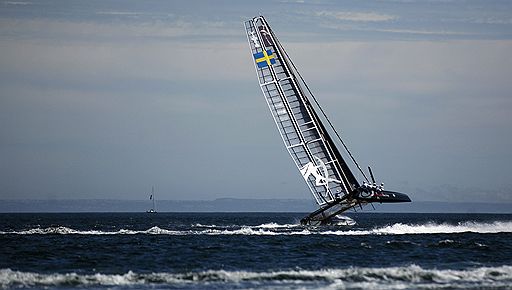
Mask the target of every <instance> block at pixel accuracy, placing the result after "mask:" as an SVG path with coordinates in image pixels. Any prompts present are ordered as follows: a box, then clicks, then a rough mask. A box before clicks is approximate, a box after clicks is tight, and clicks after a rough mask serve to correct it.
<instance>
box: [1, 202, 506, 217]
mask: <svg viewBox="0 0 512 290" xmlns="http://www.w3.org/2000/svg"><path fill="white" fill-rule="evenodd" d="M150 207H151V204H150V203H149V202H148V201H147V200H112V199H76V200H74V199H70V200H32V199H27V200H0V212H1V213H16V212H19V213H23V212H53V213H57V212H145V211H146V210H147V209H149V208H150ZM314 209H316V206H315V204H314V203H313V201H311V200H308V199H238V198H219V199H215V200H159V201H158V211H159V212H310V211H311V210H314ZM363 212H368V213H371V212H388V213H389V212H411V213H509V214H510V213H512V203H483V202H482V203H479V202H442V201H415V202H412V203H407V204H383V205H380V204H375V210H373V208H372V207H371V205H370V206H366V207H365V208H364V210H363Z"/></svg>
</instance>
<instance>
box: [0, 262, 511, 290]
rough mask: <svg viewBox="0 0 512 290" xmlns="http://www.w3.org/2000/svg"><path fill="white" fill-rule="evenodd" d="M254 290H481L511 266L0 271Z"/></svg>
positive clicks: (28, 280) (41, 277) (80, 281)
mask: <svg viewBox="0 0 512 290" xmlns="http://www.w3.org/2000/svg"><path fill="white" fill-rule="evenodd" d="M216 283H218V284H222V286H223V287H228V288H229V286H231V287H235V286H236V287H251V286H252V287H254V286H267V287H268V286H272V285H275V286H277V285H279V287H283V286H287V285H288V286H292V287H293V288H298V287H307V288H311V287H329V288H330V287H333V288H359V289H365V288H384V289H385V288H393V289H394V288H432V287H440V286H442V287H448V288H451V289H454V288H461V289H466V288H485V287H493V288H499V287H508V286H509V285H511V283H512V266H509V265H504V266H500V267H479V268H469V269H462V270H454V269H446V270H438V269H424V268H422V267H420V266H417V265H410V266H403V267H387V268H364V267H350V268H342V269H322V270H300V269H299V270H282V271H267V272H252V271H225V270H208V271H201V272H188V273H134V272H132V271H129V272H127V273H124V274H102V273H96V274H89V275H84V274H77V273H52V274H42V273H34V272H20V271H13V270H11V269H1V270H0V286H1V287H2V288H12V287H52V286H54V287H62V286H73V287H79V286H121V287H128V286H137V285H139V286H141V285H148V286H153V287H154V286H158V287H165V286H168V287H178V288H180V287H186V286H196V287H201V285H202V286H208V287H211V286H214V285H215V284H216Z"/></svg>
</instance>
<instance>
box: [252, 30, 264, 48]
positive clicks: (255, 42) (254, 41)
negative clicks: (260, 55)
mask: <svg viewBox="0 0 512 290" xmlns="http://www.w3.org/2000/svg"><path fill="white" fill-rule="evenodd" d="M254 33H255V32H254V31H251V32H249V34H250V35H251V37H250V39H251V41H252V42H253V43H254V47H257V48H259V47H261V45H260V43H259V42H258V37H257V36H256V34H254Z"/></svg>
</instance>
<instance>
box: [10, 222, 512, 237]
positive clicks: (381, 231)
mask: <svg viewBox="0 0 512 290" xmlns="http://www.w3.org/2000/svg"><path fill="white" fill-rule="evenodd" d="M511 232H512V221H494V222H489V223H482V222H471V221H468V222H461V223H459V224H448V223H435V222H429V223H424V224H403V223H395V224H392V225H386V226H381V227H376V228H373V229H347V228H343V227H340V228H339V229H333V228H332V227H330V228H324V227H304V226H300V225H298V224H276V223H266V224H261V225H255V226H233V225H231V226H227V227H226V226H217V225H198V224H196V225H193V226H192V229H191V230H170V229H163V228H160V227H157V226H154V227H152V228H149V229H147V230H132V229H120V230H117V231H102V230H76V229H72V228H68V227H63V226H60V227H48V228H34V229H28V230H20V231H0V235H6V234H14V235H137V234H143V235H258V236H276V235H339V236H361V235H413V234H457V233H480V234H494V233H511Z"/></svg>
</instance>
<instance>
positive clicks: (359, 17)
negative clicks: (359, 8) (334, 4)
mask: <svg viewBox="0 0 512 290" xmlns="http://www.w3.org/2000/svg"><path fill="white" fill-rule="evenodd" d="M315 15H316V16H326V17H331V18H335V19H337V20H340V21H352V22H382V21H391V20H396V19H398V17H397V16H394V15H389V14H379V13H375V12H345V11H337V12H336V11H319V12H316V13H315Z"/></svg>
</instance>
